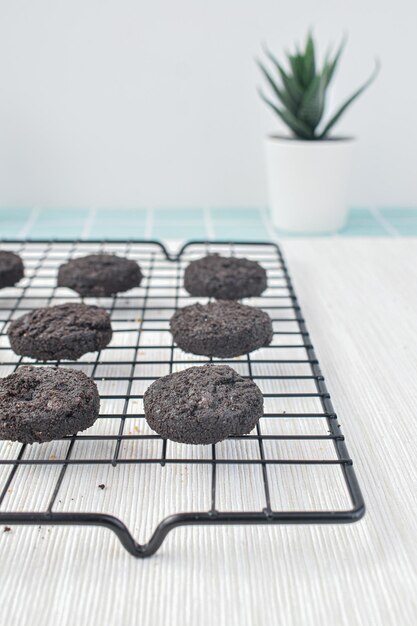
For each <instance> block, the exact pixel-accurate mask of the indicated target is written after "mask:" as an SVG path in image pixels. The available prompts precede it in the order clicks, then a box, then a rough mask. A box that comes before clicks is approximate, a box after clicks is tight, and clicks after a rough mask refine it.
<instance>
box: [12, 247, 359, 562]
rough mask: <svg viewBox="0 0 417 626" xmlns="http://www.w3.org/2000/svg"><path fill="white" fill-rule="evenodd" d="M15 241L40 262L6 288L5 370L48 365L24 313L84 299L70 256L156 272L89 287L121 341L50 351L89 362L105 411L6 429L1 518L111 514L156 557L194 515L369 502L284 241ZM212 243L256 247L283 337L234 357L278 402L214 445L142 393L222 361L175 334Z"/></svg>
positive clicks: (286, 518) (227, 519)
mask: <svg viewBox="0 0 417 626" xmlns="http://www.w3.org/2000/svg"><path fill="white" fill-rule="evenodd" d="M2 249H10V250H14V251H16V252H18V253H19V254H20V255H21V256H22V258H23V260H24V263H25V268H26V274H25V278H24V279H23V280H22V281H21V282H20V283H19V285H17V286H16V287H13V288H6V289H3V290H1V291H0V331H1V334H0V354H1V359H0V362H1V365H0V375H1V376H5V375H7V374H9V373H11V372H13V371H14V370H16V369H17V368H18V367H20V366H21V365H24V364H28V363H30V364H33V365H45V364H44V363H40V362H38V361H34V360H32V359H29V358H26V357H18V356H17V355H15V354H14V353H13V352H12V351H11V350H10V347H9V343H8V339H7V326H8V324H9V322H10V321H11V320H12V319H15V318H16V317H18V316H20V315H22V314H23V313H24V312H26V311H29V310H31V309H33V308H35V307H40V306H47V305H55V304H60V303H63V302H68V301H71V300H73V301H75V300H80V298H79V296H78V295H77V294H75V293H74V292H72V291H71V290H69V289H66V288H61V287H59V288H58V287H56V274H57V269H58V266H59V265H60V264H61V263H64V262H65V261H67V260H68V259H70V258H74V257H77V256H82V255H85V254H91V253H93V252H97V251H99V250H100V251H106V252H115V253H117V254H120V255H124V256H127V257H129V258H132V259H135V260H136V261H138V263H139V264H140V266H141V268H142V270H143V273H144V275H145V278H144V280H143V283H142V285H141V286H140V287H139V288H136V289H133V290H131V291H130V292H128V293H127V294H119V295H117V296H114V297H111V298H85V299H84V302H86V303H91V304H98V305H99V306H103V307H105V308H106V309H107V310H108V311H109V312H110V314H111V318H112V325H113V330H114V335H113V339H112V342H111V344H110V345H109V346H108V347H107V348H106V349H104V350H102V351H101V352H98V353H90V354H87V355H84V357H82V358H81V359H79V360H78V361H76V362H72V361H62V362H49V363H48V364H49V365H56V366H60V367H74V368H79V369H82V370H83V371H85V373H87V374H88V375H90V376H91V377H92V378H93V379H94V380H95V381H96V383H97V385H98V388H99V391H100V397H101V411H100V417H99V419H98V420H97V422H96V424H95V425H94V426H93V427H92V428H90V429H89V430H87V431H85V432H82V433H79V434H75V435H74V436H72V437H66V438H63V439H62V440H59V441H55V442H51V443H49V444H33V445H32V446H27V445H22V444H19V443H11V442H1V445H0V522H1V523H4V524H96V525H104V526H107V527H109V528H111V529H112V530H113V531H114V532H116V533H117V534H118V536H119V538H120V540H121V541H122V543H123V544H124V546H125V547H126V548H127V549H128V550H129V551H130V552H131V553H132V554H134V555H135V556H148V555H150V554H152V553H153V552H155V551H156V550H157V549H158V547H159V546H160V545H161V543H162V541H163V539H164V537H165V536H166V534H167V533H168V532H169V530H171V529H172V528H173V527H175V526H179V525H183V524H198V523H203V524H239V523H243V524H251V523H257V524H262V523H335V522H350V521H355V520H356V519H359V518H360V517H361V516H362V515H363V513H364V504H363V500H362V496H361V493H360V490H359V487H358V484H357V481H356V477H355V474H354V471H353V467H352V461H351V459H350V457H349V455H348V452H347V449H346V445H345V442H344V437H343V435H342V433H341V430H340V426H339V424H338V421H337V417H336V414H335V413H334V410H333V407H332V405H331V401H330V396H329V394H328V392H327V389H326V387H325V383H324V379H323V376H322V375H321V372H320V370H319V366H318V362H317V359H316V356H315V353H314V350H313V347H312V345H311V343H310V338H309V335H308V332H307V330H306V326H305V322H304V319H303V317H302V314H301V310H300V308H299V305H298V302H297V299H296V296H295V293H294V290H293V287H292V283H291V279H290V277H289V274H288V271H287V268H286V265H285V262H284V260H283V258H282V255H281V252H280V250H279V248H278V247H277V246H275V245H274V244H269V243H248V242H246V243H219V242H190V243H189V244H186V245H185V246H184V247H183V248H182V249H181V251H180V253H179V254H178V255H176V256H175V257H174V256H170V255H169V253H168V252H167V251H166V249H165V247H164V246H162V245H161V244H160V243H158V242H139V241H130V242H126V243H121V242H110V241H107V242H94V241H73V242H70V241H65V242H64V241H60V242H50V241H45V242H29V241H15V242H7V243H3V245H2ZM207 252H219V253H222V254H226V255H230V254H235V255H237V256H246V257H248V258H251V259H253V260H257V261H258V262H260V263H261V265H262V266H263V267H265V269H266V270H267V273H268V289H267V290H266V291H265V292H264V294H263V295H262V296H261V297H259V298H251V299H250V301H248V303H249V302H250V304H252V305H255V306H259V307H261V308H262V309H264V310H265V311H267V312H268V313H269V315H270V316H271V318H272V320H273V326H274V337H273V341H272V343H271V345H270V346H268V347H266V348H262V349H259V350H257V351H255V352H253V353H251V354H249V355H245V356H242V357H237V358H234V359H222V360H221V361H222V362H225V363H228V364H230V365H231V366H232V367H233V368H234V369H236V370H237V371H238V372H239V373H240V374H241V375H243V376H248V377H251V378H252V379H253V380H254V381H255V382H256V383H257V384H258V385H259V387H260V388H261V390H262V392H263V394H264V399H265V415H264V417H263V418H262V419H261V421H260V423H259V425H258V426H257V427H256V429H255V430H254V431H253V432H251V433H250V434H249V435H245V436H239V437H237V436H235V437H230V438H229V439H228V440H226V441H224V442H222V443H219V444H216V445H213V446H189V445H184V444H177V443H173V442H171V441H166V440H163V439H161V438H160V437H159V436H158V435H156V434H155V433H154V432H153V431H151V430H150V429H149V427H148V426H147V424H146V421H145V419H144V414H143V403H142V400H143V394H144V391H145V390H146V388H147V387H148V385H149V384H150V383H151V382H152V381H153V380H155V379H156V378H158V377H159V376H163V375H165V374H168V373H170V372H174V371H178V370H181V369H184V368H187V367H190V366H191V365H198V364H202V363H205V362H208V361H213V362H216V361H220V359H210V358H208V357H199V356H196V355H190V354H186V353H184V352H182V351H181V350H180V349H179V348H178V347H177V346H176V345H175V344H174V343H173V341H172V337H171V335H170V333H169V319H170V317H171V315H172V314H173V313H174V311H175V310H176V309H177V307H179V306H184V305H186V304H190V303H192V302H195V301H197V299H196V298H192V297H190V296H189V295H188V294H187V292H186V291H185V290H184V289H183V286H182V285H183V280H182V276H183V270H184V267H185V266H186V265H187V263H188V262H189V261H191V260H192V259H195V258H199V257H201V256H203V255H204V254H206V253H207ZM132 502H133V503H135V502H138V503H140V505H139V504H138V505H133V506H132ZM121 511H123V513H121ZM183 511H185V512H183ZM121 516H123V519H120V517H121ZM126 524H129V527H130V528H131V530H132V532H133V533H134V534H135V535H136V536H139V537H142V535H143V537H148V536H149V533H150V532H151V531H152V530H153V531H154V532H153V534H152V535H151V537H150V540H149V541H148V542H147V543H144V544H139V543H137V542H136V541H135V540H134V539H133V535H132V532H131V531H129V530H128V528H127V525H126ZM155 527H156V529H155Z"/></svg>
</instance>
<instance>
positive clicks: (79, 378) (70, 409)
mask: <svg viewBox="0 0 417 626" xmlns="http://www.w3.org/2000/svg"><path fill="white" fill-rule="evenodd" d="M99 408H100V399H99V395H98V391H97V386H96V384H95V383H94V381H92V380H91V378H88V376H86V375H85V374H84V373H83V372H79V371H77V370H74V369H67V368H60V369H58V368H55V367H33V366H30V365H27V366H25V367H20V368H19V369H18V370H17V371H16V372H15V373H14V374H10V376H6V378H2V379H0V439H8V440H11V441H20V442H21V443H34V442H35V441H37V442H39V443H42V442H44V441H52V440H53V439H61V437H65V436H67V435H74V434H75V433H77V432H78V431H79V430H85V429H86V428H89V427H90V426H92V425H93V424H94V422H95V421H96V419H97V417H98V412H99Z"/></svg>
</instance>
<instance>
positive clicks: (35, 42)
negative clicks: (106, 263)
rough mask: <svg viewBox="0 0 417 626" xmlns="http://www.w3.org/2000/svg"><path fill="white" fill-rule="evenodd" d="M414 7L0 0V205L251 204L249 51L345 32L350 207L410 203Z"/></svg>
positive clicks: (255, 163)
mask: <svg viewBox="0 0 417 626" xmlns="http://www.w3.org/2000/svg"><path fill="white" fill-rule="evenodd" d="M415 6H416V5H415V3H414V2H413V0H396V1H395V2H394V1H393V0H349V1H346V0H345V1H343V2H342V1H336V0H333V1H331V2H330V1H329V0H299V1H298V2H297V1H292V2H291V0H290V1H289V0H286V1H285V2H282V1H280V0H250V1H249V0H174V1H171V2H170V1H169V0H165V1H162V0H147V1H145V0H142V1H141V0H67V1H66V2H65V1H63V0H51V1H49V2H48V1H47V0H13V2H11V1H7V0H0V85H1V93H0V120H1V122H0V205H1V206H22V205H23V206H33V205H37V206H52V207H55V206H56V207H65V206H69V207H74V206H113V207H118V206H148V205H154V206H203V205H204V204H209V205H215V206H231V207H232V206H262V205H263V204H264V203H265V198H266V193H265V180H264V164H263V150H262V137H263V136H264V135H265V134H266V133H267V132H268V131H271V130H272V131H273V130H277V129H278V122H276V120H275V119H274V118H273V117H272V115H271V114H270V113H269V112H268V111H267V110H266V108H265V107H264V105H263V104H262V103H261V102H260V101H259V98H258V96H257V93H256V86H257V84H259V83H260V82H261V81H260V77H259V74H258V71H257V68H256V67H255V64H254V61H253V58H254V57H255V55H257V54H259V53H260V49H261V42H262V41H266V42H268V44H269V46H270V47H271V48H272V49H273V50H274V51H275V52H276V53H280V51H281V50H282V49H283V48H284V47H288V46H291V44H292V42H293V41H295V40H297V39H300V38H303V37H304V34H305V32H306V30H307V29H308V27H309V26H313V27H314V30H315V32H316V35H317V37H318V39H319V41H320V42H321V43H322V49H323V48H324V47H326V45H327V43H328V42H330V41H334V42H335V43H337V42H338V40H339V39H340V37H341V35H342V33H343V32H344V31H348V32H349V35H350V38H349V42H348V47H347V50H346V52H345V56H344V58H343V60H342V65H341V67H340V72H339V74H338V76H337V80H336V85H335V89H334V98H332V100H334V101H335V102H336V101H338V100H340V99H341V98H343V97H344V96H345V95H348V94H349V92H350V91H351V90H353V89H354V88H355V86H356V85H358V84H359V83H360V82H361V81H363V80H364V79H365V78H366V77H367V76H368V74H369V73H370V71H371V69H372V66H373V61H374V57H375V56H376V55H378V56H379V57H380V59H381V62H382V72H381V74H380V77H379V79H378V81H377V83H375V84H374V86H373V87H372V88H371V90H370V91H369V92H368V93H367V94H365V96H363V98H362V100H361V101H358V102H357V103H356V105H354V108H352V110H351V112H350V113H348V114H347V115H346V118H345V120H344V122H343V124H341V125H340V126H339V131H340V132H347V133H352V134H354V135H357V136H358V137H359V138H360V143H359V144H358V146H357V155H356V161H355V169H354V173H353V180H352V187H351V204H353V205H356V206H358V205H359V206H374V205H384V206H387V205H399V206H405V205H414V206H417V176H416V175H415V167H416V151H415V148H416V145H417V123H416V119H417V118H416V110H417V78H416V76H417V75H416V70H415V61H416V57H417V55H416V35H415V28H416V23H417V10H416V8H415Z"/></svg>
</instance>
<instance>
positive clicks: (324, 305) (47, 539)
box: [0, 239, 417, 626]
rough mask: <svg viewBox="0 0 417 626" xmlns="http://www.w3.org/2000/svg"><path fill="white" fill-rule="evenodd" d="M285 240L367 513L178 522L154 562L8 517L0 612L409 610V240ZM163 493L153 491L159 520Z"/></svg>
mask: <svg viewBox="0 0 417 626" xmlns="http://www.w3.org/2000/svg"><path fill="white" fill-rule="evenodd" d="M283 248H284V252H285V255H286V258H287V261H288V264H289V267H290V271H291V273H292V275H293V277H294V280H295V286H296V289H297V292H298V296H299V299H300V301H301V306H302V308H303V312H304V314H305V317H306V319H307V322H308V326H309V330H310V332H311V335H312V340H313V343H314V345H315V348H316V351H317V353H318V357H319V360H320V363H321V366H322V369H323V371H324V374H325V376H326V379H327V382H328V386H329V389H330V392H331V394H332V398H333V401H334V404H335V407H336V410H337V412H338V415H339V419H340V421H341V425H342V428H343V431H344V434H345V436H346V438H347V443H348V448H349V452H350V454H351V456H352V458H353V460H354V463H355V468H356V472H357V475H358V478H359V482H360V485H361V487H362V490H363V495H364V498H365V501H366V505H367V514H366V517H365V518H364V519H363V520H362V521H360V522H359V523H356V524H354V525H348V526H322V527H318V526H316V527H311V526H309V527H308V526H292V527H279V526H269V527H218V528H204V527H195V528H182V529H177V530H175V531H173V532H172V533H171V534H170V535H169V537H168V539H167V540H166V541H165V543H164V544H163V546H162V549H161V550H160V551H159V552H158V553H157V555H156V556H154V557H152V558H150V559H148V560H137V559H134V558H133V557H131V556H130V555H129V554H128V553H127V552H126V551H125V550H124V549H123V548H122V546H121V545H120V544H119V542H118V541H117V539H116V538H115V536H114V535H113V534H112V533H110V532H109V531H106V530H102V529H88V528H78V529H77V528H57V527H52V528H48V527H45V528H41V529H38V528H36V527H35V528H33V527H14V528H13V529H12V530H11V532H6V533H5V532H0V542H1V548H0V549H1V552H0V590H1V591H0V594H1V601H0V623H8V624H11V625H12V624H19V625H21V626H25V625H28V626H29V625H31V626H37V625H42V626H45V625H49V624H51V625H52V624H58V623H59V624H60V625H61V626H65V625H68V626H69V625H71V626H72V625H74V624H89V625H90V626H93V625H100V626H101V625H104V624H118V625H133V624H146V625H152V626H159V625H162V624H164V625H165V624H166V625H168V624H169V625H170V626H187V625H193V626H194V625H197V624H199V625H204V626H205V625H207V626H209V625H210V626H223V625H224V626H226V625H227V626H246V625H251V626H264V625H266V624H270V625H275V624H283V625H284V624H285V625H286V626H287V625H292V624H302V625H306V624H314V625H316V624H317V625H319V624H320V625H322V624H326V625H327V624H328V625H332V626H333V625H345V624H346V625H349V626H352V625H353V624H354V625H359V624H360V625H364V626H365V625H366V626H371V625H373V624H375V625H378V626H380V625H381V624H384V625H385V624H393V625H394V624H395V625H396V626H397V625H408V624H414V623H417V607H416V587H417V576H416V561H417V550H416V546H417V541H416V536H417V523H416V517H417V506H416V491H417V489H416V487H417V485H416V469H415V468H416V452H417V450H416V435H415V423H416V418H415V415H416V411H417V313H416V312H417V240H416V239H408V240H407V239H401V240H400V239H390V240H387V239H384V240H382V239H381V240H378V239H360V240H352V239H350V240H343V239H308V240H307V239H305V240H302V239H298V240H295V239H294V240H287V241H286V242H285V244H284V245H283ZM347 382H348V383H349V385H347ZM173 497H174V498H175V494H174V496H173ZM165 504H166V503H163V502H159V501H158V499H157V498H156V499H155V507H156V513H155V515H156V517H158V507H164V506H165ZM134 505H135V506H136V507H138V506H139V507H140V502H139V503H138V502H136V503H134ZM131 507H132V503H131V502H126V508H127V509H129V508H131Z"/></svg>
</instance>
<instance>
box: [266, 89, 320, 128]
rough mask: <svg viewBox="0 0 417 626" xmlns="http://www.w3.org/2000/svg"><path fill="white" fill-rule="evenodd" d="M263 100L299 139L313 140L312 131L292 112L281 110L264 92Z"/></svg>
mask: <svg viewBox="0 0 417 626" xmlns="http://www.w3.org/2000/svg"><path fill="white" fill-rule="evenodd" d="M259 95H260V96H261V98H262V99H263V100H264V102H266V104H267V105H268V106H269V107H271V109H272V110H273V111H274V113H276V115H278V117H280V118H281V119H282V121H283V122H285V124H286V125H287V126H288V128H289V129H290V130H292V132H293V133H294V135H296V136H297V137H301V138H302V139H312V138H313V137H312V134H311V129H310V128H309V127H308V125H307V124H304V122H302V121H301V120H299V119H297V117H295V115H293V114H292V113H291V112H290V111H286V110H284V109H279V108H278V107H277V106H276V105H275V104H274V103H273V102H271V100H269V98H267V97H266V96H265V95H264V94H263V93H262V91H260V92H259Z"/></svg>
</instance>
